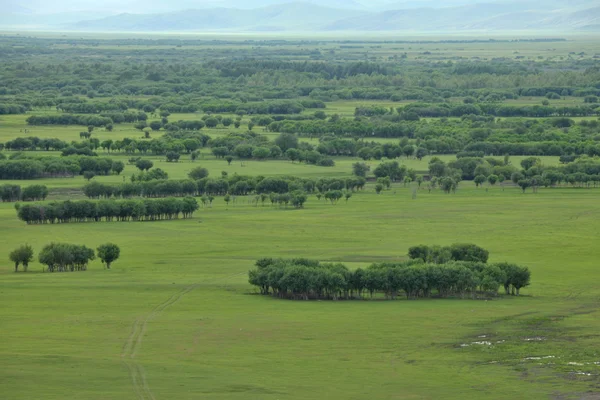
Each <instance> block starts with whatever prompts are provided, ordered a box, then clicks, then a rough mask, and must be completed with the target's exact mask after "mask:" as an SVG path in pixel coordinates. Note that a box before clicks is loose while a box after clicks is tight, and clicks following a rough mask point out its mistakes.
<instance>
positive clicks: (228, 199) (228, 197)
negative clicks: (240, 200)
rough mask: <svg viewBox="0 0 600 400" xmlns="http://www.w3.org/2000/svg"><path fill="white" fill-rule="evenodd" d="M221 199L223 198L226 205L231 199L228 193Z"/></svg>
mask: <svg viewBox="0 0 600 400" xmlns="http://www.w3.org/2000/svg"><path fill="white" fill-rule="evenodd" d="M223 200H225V203H227V206H229V202H230V201H231V196H230V195H229V194H226V195H225V197H224V198H223Z"/></svg>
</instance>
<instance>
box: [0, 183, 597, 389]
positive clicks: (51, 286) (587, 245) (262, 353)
mask: <svg viewBox="0 0 600 400" xmlns="http://www.w3.org/2000/svg"><path fill="white" fill-rule="evenodd" d="M596 203H597V191H596V190H572V189H558V190H540V192H539V193H537V194H532V193H529V194H525V195H523V194H521V193H520V190H518V189H516V188H507V189H506V190H504V191H502V190H501V189H500V188H493V189H489V190H487V191H486V190H484V189H475V188H474V187H472V186H471V185H467V184H464V185H463V186H461V189H459V191H458V192H457V193H456V194H455V195H445V194H443V193H441V192H438V191H436V192H432V193H428V192H427V191H426V190H421V191H419V193H418V194H417V198H416V199H413V198H412V190H411V189H409V188H404V187H402V186H399V187H394V188H393V189H392V190H390V191H386V192H384V193H383V194H381V195H376V194H375V193H374V191H373V190H372V188H369V189H368V190H367V191H366V192H365V193H360V194H357V195H355V196H354V197H353V198H352V199H350V201H349V202H348V203H343V202H342V203H340V204H338V205H336V206H332V205H330V204H328V203H325V202H324V201H321V202H319V201H317V200H316V198H314V197H312V198H310V200H309V202H308V203H307V205H306V209H304V210H285V209H278V208H271V207H261V206H258V207H254V206H251V205H249V204H247V203H246V202H244V201H243V200H240V199H238V202H237V204H236V205H230V206H229V207H226V206H225V203H224V202H223V201H222V199H217V200H216V201H215V205H214V207H213V208H206V209H202V210H201V211H200V212H199V213H198V214H197V215H196V218H194V219H192V220H185V221H183V220H181V221H170V222H157V223H99V224H93V223H92V224H71V225H68V224H65V225H55V226H50V225H48V226H26V225H24V224H23V223H21V222H20V221H18V220H17V219H16V217H15V212H14V209H13V207H12V205H11V204H3V205H1V206H0V221H1V224H2V227H3V232H4V234H3V240H2V245H1V246H0V252H1V253H4V254H5V253H7V252H8V251H9V250H10V249H12V248H13V247H15V246H17V245H19V244H21V243H23V242H28V243H30V244H32V245H33V246H34V247H35V248H36V249H39V248H40V247H42V246H43V245H44V244H46V243H49V242H51V241H64V242H73V243H85V244H87V245H89V246H97V245H99V244H101V243H103V242H106V241H113V242H115V243H118V244H119V245H121V247H122V249H123V251H122V258H121V260H119V261H118V262H117V263H116V264H115V265H114V269H113V270H110V271H108V270H103V268H102V266H101V264H100V263H99V262H98V261H96V262H94V263H93V264H92V266H91V268H90V270H89V271H88V272H86V273H73V274H48V273H45V274H44V273H41V266H40V265H39V264H34V265H32V266H31V267H30V269H31V272H30V273H28V274H22V273H20V274H14V273H13V272H12V266H11V265H9V264H8V263H6V262H4V263H2V269H1V270H0V274H1V275H0V277H1V279H0V285H1V289H0V291H1V293H2V303H3V304H4V305H5V306H4V307H3V308H2V312H1V320H2V321H3V322H2V326H3V332H4V335H3V336H4V340H3V341H2V344H1V347H0V359H1V361H2V376H3V387H4V389H3V391H4V393H5V394H6V395H9V397H10V398H12V399H30V398H48V399H59V398H70V397H77V398H86V399H124V398H136V397H135V396H136V391H139V392H140V393H141V395H139V393H138V398H181V399H183V398H189V399H195V398H198V397H203V398H214V399H220V398H223V399H224V398H227V399H229V398H233V399H235V398H240V399H242V398H264V399H293V398H305V397H311V396H315V393H319V395H318V397H327V398H363V397H365V396H370V397H374V398H390V399H391V398H401V399H409V398H440V397H443V398H465V397H466V398H470V397H477V398H486V399H497V398H506V397H516V398H540V399H546V398H549V397H550V396H551V395H553V394H554V395H556V396H558V395H560V394H561V393H563V394H571V395H572V394H577V393H584V392H586V391H588V390H590V388H592V387H593V385H594V382H597V373H598V366H595V365H593V364H586V363H593V362H598V361H600V359H599V358H600V355H599V354H598V351H597V349H598V348H599V347H598V346H599V345H600V336H598V335H597V332H598V329H600V326H599V322H598V321H600V320H599V319H598V314H597V310H598V308H597V307H598V299H599V294H600V292H599V290H598V286H597V284H596V283H595V282H596V280H597V278H598V270H597V263H596V260H597V258H598V256H600V254H599V251H600V250H599V249H598V248H597V246H596V245H595V243H596V238H597V237H598V234H600V223H598V218H597V217H598V208H597V207H596ZM9 232H10V233H9ZM453 242H475V243H478V244H479V245H481V246H484V247H486V248H488V249H489V250H490V251H491V254H492V256H491V261H512V262H519V263H523V264H525V265H528V266H529V267H530V268H531V270H532V273H533V285H532V286H531V287H530V288H528V289H527V290H525V294H526V296H524V297H521V298H502V299H498V300H494V301H480V302H476V301H456V300H430V301H428V300H423V301H421V300H419V301H406V300H400V301H396V302H379V301H365V302H291V301H280V300H275V299H272V298H267V297H261V296H257V295H254V293H253V290H252V289H251V287H250V286H249V285H248V284H247V283H246V279H247V278H246V272H247V271H248V269H250V268H251V266H252V263H253V261H254V260H255V259H257V258H259V257H261V256H265V255H269V256H281V257H290V256H303V257H314V258H318V259H320V260H327V261H342V262H345V263H348V265H350V266H352V267H355V266H364V265H367V264H368V263H369V262H372V261H384V260H390V261H394V260H401V259H404V257H405V254H406V252H407V249H408V247H410V246H412V245H416V244H419V243H437V244H441V245H445V244H450V243H453ZM482 335H486V337H487V338H489V339H481V338H479V337H480V336H482ZM538 337H540V338H544V340H540V341H527V340H526V339H531V338H538ZM487 340H490V341H493V343H494V344H492V345H490V346H487V345H472V346H468V347H461V344H470V343H472V342H476V341H487ZM500 341H504V342H502V343H496V342H500ZM549 356H553V357H555V358H551V359H550V358H549V359H543V360H541V361H533V360H525V359H526V358H527V357H549ZM569 363H580V364H583V365H582V366H576V365H569ZM580 372H582V373H591V374H593V375H591V376H587V375H577V373H580ZM34 377H35V378H34ZM31 379H35V382H36V384H35V385H24V384H23V383H24V382H27V381H29V380H31ZM140 396H142V397H140ZM505 396H506V397H505ZM566 398H568V397H566Z"/></svg>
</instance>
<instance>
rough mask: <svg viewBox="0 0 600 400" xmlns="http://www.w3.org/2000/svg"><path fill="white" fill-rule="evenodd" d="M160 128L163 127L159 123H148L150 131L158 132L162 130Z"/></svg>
mask: <svg viewBox="0 0 600 400" xmlns="http://www.w3.org/2000/svg"><path fill="white" fill-rule="evenodd" d="M162 127H163V124H162V122H160V121H152V122H150V129H152V130H153V131H160V128H162Z"/></svg>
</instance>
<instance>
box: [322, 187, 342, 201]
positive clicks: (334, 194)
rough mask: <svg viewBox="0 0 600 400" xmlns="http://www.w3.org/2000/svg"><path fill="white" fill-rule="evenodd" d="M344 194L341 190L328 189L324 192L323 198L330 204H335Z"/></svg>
mask: <svg viewBox="0 0 600 400" xmlns="http://www.w3.org/2000/svg"><path fill="white" fill-rule="evenodd" d="M343 196H344V193H342V191H341V190H329V191H328V192H327V193H325V198H326V199H327V200H329V201H330V202H331V204H335V203H337V202H338V200H339V199H341V198H342V197H343Z"/></svg>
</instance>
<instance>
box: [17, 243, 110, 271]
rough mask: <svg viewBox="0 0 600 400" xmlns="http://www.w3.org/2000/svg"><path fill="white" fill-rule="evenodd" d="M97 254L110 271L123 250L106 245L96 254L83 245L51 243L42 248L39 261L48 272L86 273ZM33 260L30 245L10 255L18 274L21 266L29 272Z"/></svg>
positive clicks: (101, 246) (97, 250) (21, 247)
mask: <svg viewBox="0 0 600 400" xmlns="http://www.w3.org/2000/svg"><path fill="white" fill-rule="evenodd" d="M96 254H97V256H98V258H99V259H100V260H102V263H103V264H104V265H105V267H106V268H107V269H110V267H111V265H112V263H113V262H115V261H116V260H117V259H118V258H119V256H120V255H121V249H120V248H119V246H117V245H116V244H113V243H106V244H103V245H100V246H98V248H97V249H96V253H94V250H92V249H90V248H88V247H86V246H82V245H74V244H68V243H50V244H48V245H46V246H44V248H42V250H41V251H40V254H39V256H38V261H39V262H40V264H43V265H45V266H46V270H47V271H48V272H74V271H85V270H87V266H88V264H89V263H90V261H92V260H94V259H95V258H96ZM33 258H34V251H33V248H32V247H31V246H30V245H22V246H20V247H18V248H16V249H15V250H13V251H12V252H11V253H10V254H9V259H10V260H11V261H12V262H13V263H14V265H15V272H18V270H19V266H21V265H22V266H23V271H24V272H27V269H28V267H29V264H30V263H31V262H32V261H33Z"/></svg>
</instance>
